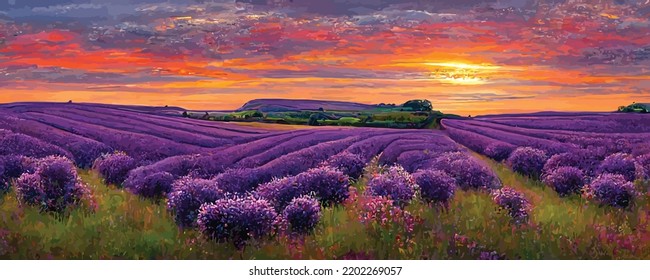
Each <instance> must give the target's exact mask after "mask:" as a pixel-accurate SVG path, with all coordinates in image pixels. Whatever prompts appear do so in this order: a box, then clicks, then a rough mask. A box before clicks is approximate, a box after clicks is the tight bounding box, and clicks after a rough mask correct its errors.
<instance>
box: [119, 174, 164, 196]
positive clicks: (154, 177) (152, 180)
mask: <svg viewBox="0 0 650 280" xmlns="http://www.w3.org/2000/svg"><path fill="white" fill-rule="evenodd" d="M173 183H174V175H172V174H170V173H167V172H156V173H153V174H151V175H148V176H146V177H144V179H143V180H142V181H141V182H139V183H138V184H135V185H134V186H132V187H130V188H129V189H130V190H131V191H132V192H133V193H134V194H137V195H140V196H143V197H146V198H153V199H159V198H161V197H164V196H165V195H167V193H169V191H171V188H172V184H173Z"/></svg>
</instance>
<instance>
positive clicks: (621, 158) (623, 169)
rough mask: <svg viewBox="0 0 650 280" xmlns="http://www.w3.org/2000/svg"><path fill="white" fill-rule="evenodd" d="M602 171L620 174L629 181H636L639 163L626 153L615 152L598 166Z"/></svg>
mask: <svg viewBox="0 0 650 280" xmlns="http://www.w3.org/2000/svg"><path fill="white" fill-rule="evenodd" d="M598 170H599V172H600V173H610V174H619V175H622V176H623V177H625V180H627V181H634V179H635V178H636V175H637V165H636V161H635V160H634V157H632V156H631V155H629V154H625V153H615V154H611V155H609V156H608V157H606V158H605V159H604V160H603V162H601V163H600V166H599V168H598Z"/></svg>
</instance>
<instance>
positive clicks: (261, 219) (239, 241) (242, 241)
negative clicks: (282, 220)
mask: <svg viewBox="0 0 650 280" xmlns="http://www.w3.org/2000/svg"><path fill="white" fill-rule="evenodd" d="M276 218H277V214H276V212H275V210H274V209H273V207H272V206H271V204H270V203H269V202H268V201H266V200H263V199H259V198H254V197H245V198H227V199H220V200H217V201H216V202H214V203H206V204H203V205H202V206H201V208H200V210H199V215H198V218H197V224H198V227H199V230H200V231H201V233H202V234H204V235H205V236H206V237H207V238H209V239H212V240H215V241H217V242H232V243H233V244H234V245H235V246H236V247H237V248H240V249H242V248H243V247H244V246H245V245H246V243H247V242H248V241H249V240H250V239H260V238H263V237H264V236H268V235H270V234H271V233H272V231H273V228H274V225H275V222H276Z"/></svg>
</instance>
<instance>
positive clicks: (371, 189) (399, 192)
mask: <svg viewBox="0 0 650 280" xmlns="http://www.w3.org/2000/svg"><path fill="white" fill-rule="evenodd" d="M367 187H368V188H367V189H366V194H367V195H370V196H381V197H385V198H388V199H391V200H392V201H393V203H395V205H397V206H400V207H404V206H406V205H408V204H409V203H410V202H411V200H412V199H413V196H414V195H415V190H416V188H417V184H416V183H415V180H414V179H413V177H412V176H411V174H409V173H408V172H406V170H404V168H402V167H401V166H399V165H395V166H391V167H389V168H388V169H387V170H385V171H384V172H382V173H379V174H375V175H374V176H373V177H372V178H371V179H370V181H368V184H367Z"/></svg>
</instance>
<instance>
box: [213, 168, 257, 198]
mask: <svg viewBox="0 0 650 280" xmlns="http://www.w3.org/2000/svg"><path fill="white" fill-rule="evenodd" d="M257 173H258V172H257V171H256V170H255V169H252V168H245V169H240V168H235V169H228V170H226V171H224V172H223V173H221V174H219V175H217V176H216V177H215V178H214V180H215V182H216V184H217V186H219V188H220V189H221V190H223V191H224V192H227V193H233V194H245V193H248V192H251V191H253V190H255V188H257V186H258V185H259V184H260V179H259V178H258V176H257Z"/></svg>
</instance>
